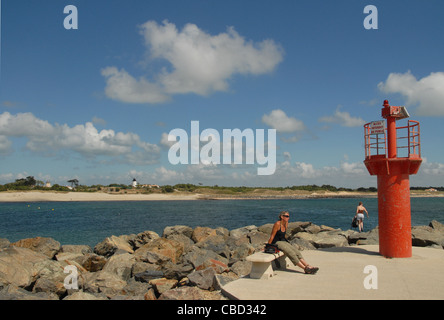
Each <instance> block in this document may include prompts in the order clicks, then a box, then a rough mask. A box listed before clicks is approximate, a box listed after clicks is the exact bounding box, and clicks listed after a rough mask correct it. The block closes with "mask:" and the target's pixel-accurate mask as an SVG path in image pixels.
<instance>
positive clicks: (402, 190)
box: [364, 100, 422, 258]
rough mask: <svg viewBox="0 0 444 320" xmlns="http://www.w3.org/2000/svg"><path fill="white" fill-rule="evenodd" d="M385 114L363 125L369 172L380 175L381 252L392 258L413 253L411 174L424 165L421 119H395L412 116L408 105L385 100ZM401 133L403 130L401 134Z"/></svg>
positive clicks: (405, 256)
mask: <svg viewBox="0 0 444 320" xmlns="http://www.w3.org/2000/svg"><path fill="white" fill-rule="evenodd" d="M383 106H384V108H382V117H383V118H385V119H387V128H385V126H384V121H383V120H382V121H374V122H370V123H367V124H365V125H364V137H365V160H364V164H365V166H366V167H367V170H368V172H369V173H370V175H376V176H378V219H379V253H380V254H381V255H383V256H385V257H390V258H409V257H411V256H412V230H411V211H410V182H409V175H411V174H416V173H417V172H418V170H419V167H420V165H421V162H422V159H421V145H420V135H419V122H418V121H413V120H408V122H407V125H406V126H403V127H396V121H397V120H401V119H405V118H408V117H409V114H408V112H407V110H406V109H405V107H398V106H390V105H389V103H388V101H387V100H385V101H384V104H383ZM398 132H399V133H400V134H399V135H398Z"/></svg>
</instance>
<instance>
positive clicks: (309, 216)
mask: <svg viewBox="0 0 444 320" xmlns="http://www.w3.org/2000/svg"><path fill="white" fill-rule="evenodd" d="M359 200H362V201H363V202H364V206H365V207H366V208H367V210H368V211H369V216H370V217H369V218H367V217H366V219H365V220H364V227H365V229H366V230H370V229H373V228H374V227H376V226H377V225H378V212H377V211H378V210H377V208H378V203H377V199H376V198H368V199H292V200H275V199H273V200H207V201H204V200H202V201H141V202H136V201H134V202H133V201H131V202H30V203H0V238H6V239H8V240H9V241H10V242H15V241H18V240H20V239H25V238H32V237H37V236H40V237H51V238H53V239H55V240H57V241H59V242H60V243H61V244H62V245H63V244H87V245H89V246H91V247H94V246H95V245H96V244H97V243H99V242H101V241H102V240H103V239H105V238H106V237H109V236H111V235H116V236H119V235H124V234H133V233H135V234H137V233H140V232H142V231H146V230H151V231H155V232H157V233H158V234H159V235H162V233H163V230H164V228H165V227H167V226H174V225H186V226H190V227H192V228H194V227H196V226H207V227H211V228H215V227H225V228H227V229H228V230H232V229H236V228H240V227H244V226H248V225H256V226H261V225H263V224H266V223H274V222H275V221H276V219H277V216H278V214H279V212H280V211H282V210H288V211H289V212H290V222H291V221H311V222H313V223H315V224H317V225H327V226H330V227H333V228H341V229H342V230H347V229H350V222H351V219H352V217H353V216H354V214H355V211H356V206H357V205H358V202H359ZM411 208H412V225H428V224H429V222H430V221H431V220H437V221H439V222H441V223H444V198H412V199H411Z"/></svg>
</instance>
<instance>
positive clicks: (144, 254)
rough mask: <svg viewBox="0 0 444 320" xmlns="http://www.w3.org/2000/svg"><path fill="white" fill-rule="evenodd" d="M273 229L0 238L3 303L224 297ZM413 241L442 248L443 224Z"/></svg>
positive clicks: (332, 236)
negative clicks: (93, 239)
mask: <svg viewBox="0 0 444 320" xmlns="http://www.w3.org/2000/svg"><path fill="white" fill-rule="evenodd" d="M272 226H273V225H272V224H266V225H263V226H259V227H257V226H253V225H251V226H246V227H243V228H239V229H235V230H227V229H225V228H215V229H213V228H208V227H196V228H194V229H193V228H191V227H188V226H171V227H166V228H165V229H164V231H163V234H162V235H161V236H160V235H159V234H157V233H155V232H153V231H145V232H142V233H139V234H131V235H121V236H110V237H107V238H106V239H104V240H103V241H102V242H100V243H98V244H97V245H96V246H95V247H94V248H91V247H89V246H86V245H61V244H60V243H59V242H58V241H56V240H54V239H52V238H43V237H36V238H31V239H22V240H20V241H17V242H15V243H10V242H9V241H8V240H7V239H1V238H0V300H62V299H63V300H223V299H227V298H226V297H224V295H223V293H222V291H221V288H222V286H224V285H225V284H226V283H228V282H230V281H233V280H236V279H239V278H240V277H244V276H247V275H248V274H249V273H250V270H251V263H250V262H248V261H246V257H247V256H249V255H251V254H253V253H254V252H257V251H260V250H262V249H263V247H264V243H265V242H267V241H268V238H269V235H270V232H271V229H272ZM287 238H288V239H289V240H290V242H291V243H293V244H294V245H296V246H298V248H299V249H300V250H301V251H303V250H317V249H321V248H329V247H343V246H355V245H363V244H378V229H377V228H375V229H373V230H370V231H368V232H363V233H358V232H356V231H354V230H345V231H344V230H340V229H334V228H331V227H328V226H323V225H321V226H318V225H315V224H313V223H311V222H292V223H290V224H289V227H288V229H287ZM412 244H413V245H414V246H429V247H435V248H438V249H441V250H442V249H443V247H444V225H443V224H441V223H439V222H437V221H432V222H430V224H429V225H428V226H418V227H412ZM73 276H75V277H73ZM67 279H68V281H67Z"/></svg>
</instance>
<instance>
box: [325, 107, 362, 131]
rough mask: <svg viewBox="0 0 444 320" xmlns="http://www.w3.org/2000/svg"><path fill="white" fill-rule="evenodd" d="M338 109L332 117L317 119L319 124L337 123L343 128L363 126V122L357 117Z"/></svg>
mask: <svg viewBox="0 0 444 320" xmlns="http://www.w3.org/2000/svg"><path fill="white" fill-rule="evenodd" d="M339 109H340V107H338V108H337V109H336V111H335V113H334V115H332V116H325V117H322V118H320V119H319V121H320V122H326V123H339V124H340V125H341V126H343V127H360V126H363V125H364V124H365V121H364V120H363V119H361V118H359V117H352V116H351V115H350V113H348V112H345V111H340V110H339Z"/></svg>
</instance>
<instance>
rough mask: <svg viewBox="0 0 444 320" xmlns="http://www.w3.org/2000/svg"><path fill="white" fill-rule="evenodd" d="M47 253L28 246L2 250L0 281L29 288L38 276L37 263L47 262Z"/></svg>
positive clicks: (0, 256)
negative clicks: (33, 249)
mask: <svg viewBox="0 0 444 320" xmlns="http://www.w3.org/2000/svg"><path fill="white" fill-rule="evenodd" d="M47 260H49V259H48V256H47V255H44V254H42V253H39V252H35V251H32V250H30V249H27V248H22V247H16V246H10V247H8V248H6V249H3V250H1V251H0V283H3V284H6V285H7V284H13V285H15V286H17V287H20V288H25V289H26V288H29V287H30V286H31V285H32V284H33V283H34V282H35V281H36V280H37V278H38V271H39V270H38V268H37V267H36V266H37V265H40V263H44V262H46V261H47Z"/></svg>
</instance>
